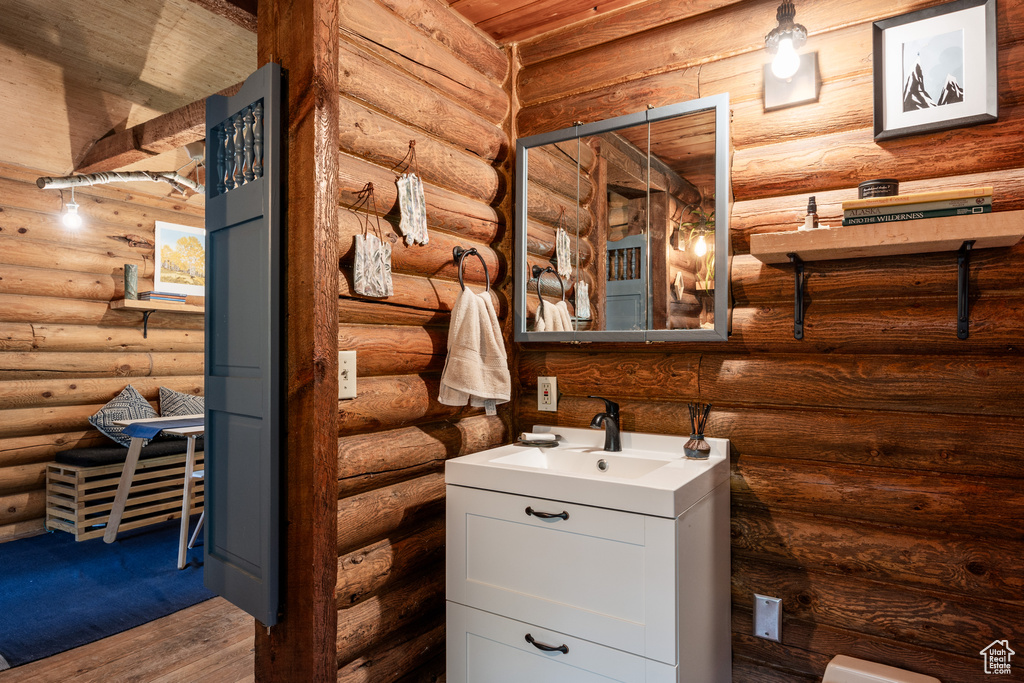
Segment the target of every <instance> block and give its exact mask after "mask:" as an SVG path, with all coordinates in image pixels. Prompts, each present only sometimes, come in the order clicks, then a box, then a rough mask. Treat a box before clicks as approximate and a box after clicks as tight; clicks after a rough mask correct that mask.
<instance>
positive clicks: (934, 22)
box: [873, 0, 998, 140]
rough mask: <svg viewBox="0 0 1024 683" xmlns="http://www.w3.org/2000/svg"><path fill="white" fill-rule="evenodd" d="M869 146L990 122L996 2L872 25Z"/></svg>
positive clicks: (967, 2)
mask: <svg viewBox="0 0 1024 683" xmlns="http://www.w3.org/2000/svg"><path fill="white" fill-rule="evenodd" d="M873 39H874V40H873V43H874V86H875V140H888V139H891V138H897V137H903V136H905V135H916V134H919V133H931V132H934V131H939V130H946V129H948V128H961V127H963V126H971V125H975V124H979V123H989V122H991V121H995V120H996V118H997V116H998V91H997V90H998V89H997V69H996V0H957V1H956V2H950V3H947V4H945V5H938V6H937V7H929V8H928V9H923V10H920V11H918V12H911V13H910V14H904V15H902V16H899V17H892V18H891V19H883V20H882V21H876V22H875V24H874V36H873Z"/></svg>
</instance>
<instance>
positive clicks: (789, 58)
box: [772, 38, 800, 80]
mask: <svg viewBox="0 0 1024 683" xmlns="http://www.w3.org/2000/svg"><path fill="white" fill-rule="evenodd" d="M799 69H800V55H798V54H797V52H796V48H794V47H793V39H792V38H783V39H782V40H780V41H779V51H778V52H776V53H775V59H773V60H772V73H773V74H775V77H776V78H779V79H781V80H787V79H789V78H792V77H793V74H795V73H796V72H797V71H798V70H799Z"/></svg>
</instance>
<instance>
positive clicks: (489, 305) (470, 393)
mask: <svg viewBox="0 0 1024 683" xmlns="http://www.w3.org/2000/svg"><path fill="white" fill-rule="evenodd" d="M511 395H512V379H511V376H510V375H509V371H508V358H507V357H506V355H505V343H504V340H503V338H502V336H501V326H500V325H499V324H498V316H497V315H496V314H495V312H494V303H493V302H492V300H491V295H490V293H489V292H483V293H481V294H474V293H473V292H471V291H470V290H469V289H464V290H462V292H461V293H460V294H459V298H458V299H456V301H455V309H454V310H453V311H452V322H451V327H450V329H449V330H448V359H447V360H446V361H445V364H444V372H443V373H442V374H441V389H440V391H439V392H438V397H437V400H438V401H440V402H441V403H443V404H445V405H448V406H464V405H466V403H469V404H470V405H472V406H475V407H481V406H484V403H485V401H493V402H494V403H506V402H507V401H508V400H509V399H510V398H511Z"/></svg>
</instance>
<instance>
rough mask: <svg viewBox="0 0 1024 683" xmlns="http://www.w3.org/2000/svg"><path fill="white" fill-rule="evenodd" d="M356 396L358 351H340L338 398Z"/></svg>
mask: <svg viewBox="0 0 1024 683" xmlns="http://www.w3.org/2000/svg"><path fill="white" fill-rule="evenodd" d="M355 397H356V352H355V351H338V398H355Z"/></svg>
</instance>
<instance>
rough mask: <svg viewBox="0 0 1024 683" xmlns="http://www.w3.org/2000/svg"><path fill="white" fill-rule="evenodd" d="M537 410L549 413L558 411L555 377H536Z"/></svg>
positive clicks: (556, 380) (556, 381)
mask: <svg viewBox="0 0 1024 683" xmlns="http://www.w3.org/2000/svg"><path fill="white" fill-rule="evenodd" d="M537 410H542V411H546V412H550V413H555V412H558V379H557V378H556V377H538V378H537Z"/></svg>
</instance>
